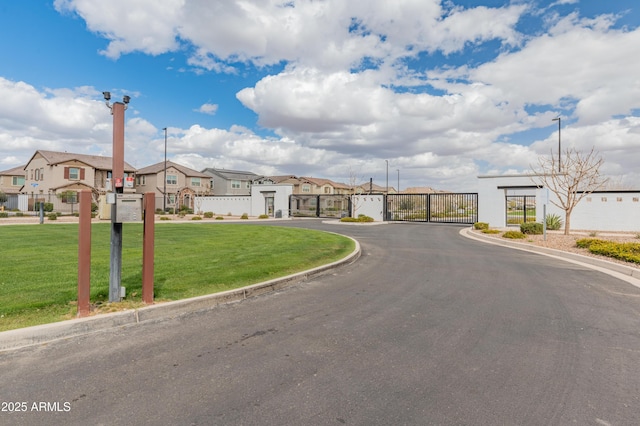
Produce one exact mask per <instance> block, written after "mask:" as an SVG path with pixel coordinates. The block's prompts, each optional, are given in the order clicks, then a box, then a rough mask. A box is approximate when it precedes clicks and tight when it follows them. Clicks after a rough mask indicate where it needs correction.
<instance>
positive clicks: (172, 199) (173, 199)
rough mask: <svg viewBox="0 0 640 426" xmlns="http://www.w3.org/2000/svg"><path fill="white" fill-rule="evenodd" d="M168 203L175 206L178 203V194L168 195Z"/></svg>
mask: <svg viewBox="0 0 640 426" xmlns="http://www.w3.org/2000/svg"><path fill="white" fill-rule="evenodd" d="M167 202H168V203H169V204H175V203H176V194H167Z"/></svg>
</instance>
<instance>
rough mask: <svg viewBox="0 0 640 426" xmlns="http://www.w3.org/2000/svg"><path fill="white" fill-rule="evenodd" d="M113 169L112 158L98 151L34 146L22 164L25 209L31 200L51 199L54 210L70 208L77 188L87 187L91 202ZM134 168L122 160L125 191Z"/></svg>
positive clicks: (103, 189) (102, 190)
mask: <svg viewBox="0 0 640 426" xmlns="http://www.w3.org/2000/svg"><path fill="white" fill-rule="evenodd" d="M112 169H113V159H112V158H111V157H103V156H99V155H86V154H74V153H70V152H56V151H44V150H38V151H36V152H35V154H33V156H32V157H31V159H30V160H29V161H28V162H27V165H26V166H25V167H24V179H25V184H24V187H23V188H22V190H21V191H20V192H21V193H22V194H28V195H29V209H30V210H31V209H33V206H34V205H35V203H38V202H45V203H53V204H54V209H55V210H56V211H61V212H68V211H73V205H74V204H75V203H77V191H79V190H81V189H90V190H91V192H92V195H93V200H94V202H96V203H97V202H98V198H99V196H100V195H101V194H104V193H105V192H107V191H108V190H109V183H110V180H111V177H112V176H111V175H112ZM135 171H136V169H135V168H134V167H133V166H131V165H130V164H127V163H126V162H125V164H124V174H125V176H124V177H125V179H126V178H129V179H128V180H127V181H128V182H131V185H130V186H129V185H125V189H124V191H125V192H133V191H135V189H134V188H133V181H132V180H131V179H132V178H133V177H135Z"/></svg>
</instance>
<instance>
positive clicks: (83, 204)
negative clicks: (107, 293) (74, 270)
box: [78, 189, 91, 317]
mask: <svg viewBox="0 0 640 426" xmlns="http://www.w3.org/2000/svg"><path fill="white" fill-rule="evenodd" d="M79 192H80V194H79V196H80V209H79V214H80V221H79V225H78V316H79V317H86V316H87V315H89V313H90V311H91V308H90V306H89V295H90V292H91V291H90V290H91V191H90V190H88V189H83V190H81V191H79Z"/></svg>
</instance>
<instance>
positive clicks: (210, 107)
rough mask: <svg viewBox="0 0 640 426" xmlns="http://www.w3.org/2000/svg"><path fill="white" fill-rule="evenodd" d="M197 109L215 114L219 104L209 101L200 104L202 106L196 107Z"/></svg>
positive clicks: (204, 112)
mask: <svg viewBox="0 0 640 426" xmlns="http://www.w3.org/2000/svg"><path fill="white" fill-rule="evenodd" d="M195 111H197V112H201V113H203V114H208V115H215V113H216V112H217V111H218V105H216V104H209V103H207V104H202V105H200V108H198V109H196V110H195Z"/></svg>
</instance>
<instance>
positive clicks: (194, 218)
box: [191, 216, 202, 220]
mask: <svg viewBox="0 0 640 426" xmlns="http://www.w3.org/2000/svg"><path fill="white" fill-rule="evenodd" d="M191 220H202V218H201V217H200V216H194V217H192V218H191Z"/></svg>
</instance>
